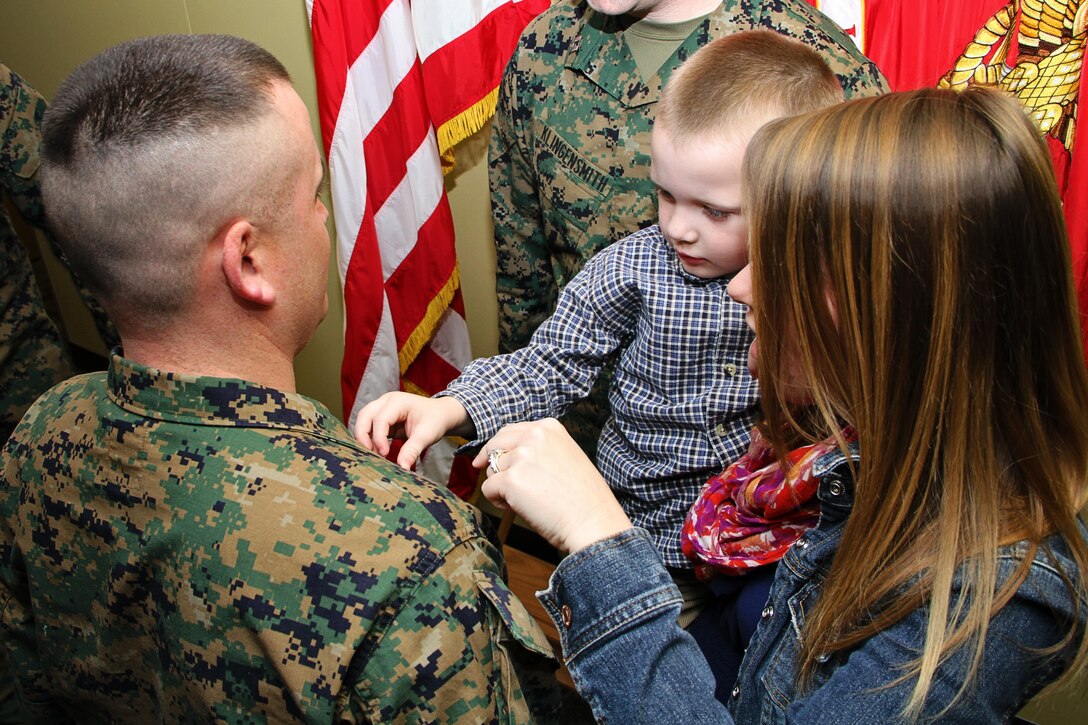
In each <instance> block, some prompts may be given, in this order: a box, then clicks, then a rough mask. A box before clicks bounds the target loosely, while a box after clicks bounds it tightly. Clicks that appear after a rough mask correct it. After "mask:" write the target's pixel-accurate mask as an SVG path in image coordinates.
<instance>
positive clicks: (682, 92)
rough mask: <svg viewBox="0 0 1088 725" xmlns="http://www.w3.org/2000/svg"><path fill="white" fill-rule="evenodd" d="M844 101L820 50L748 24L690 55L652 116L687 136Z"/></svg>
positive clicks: (677, 136) (677, 135)
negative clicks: (654, 115) (752, 27)
mask: <svg viewBox="0 0 1088 725" xmlns="http://www.w3.org/2000/svg"><path fill="white" fill-rule="evenodd" d="M842 100H843V90H842V86H841V85H839V81H838V79H837V78H836V77H835V74H834V72H832V70H831V68H830V67H829V66H828V65H827V62H826V61H824V59H823V58H822V57H820V54H819V53H817V52H816V51H815V50H813V49H812V48H810V47H809V46H807V45H805V44H803V43H801V42H800V41H797V40H793V39H792V38H787V37H786V36H784V35H782V34H780V33H776V32H773V31H771V30H748V31H744V32H740V33H734V34H733V35H728V36H726V37H724V38H719V39H717V40H714V41H712V42H711V43H708V44H707V45H705V46H703V47H702V48H700V49H699V50H698V51H697V52H695V53H694V54H693V55H692V56H691V57H690V58H688V59H687V60H686V61H684V63H683V64H682V65H681V66H680V67H679V68H677V69H676V71H674V72H673V74H672V77H671V78H670V79H669V82H668V84H667V85H666V86H665V89H664V91H663V92H662V95H661V101H660V103H658V108H657V116H656V120H655V121H654V122H655V123H657V124H663V125H665V126H667V127H668V130H669V135H670V137H671V138H672V139H673V141H674V142H684V141H690V140H693V139H705V138H706V137H707V136H708V135H718V134H724V133H729V132H730V131H731V129H732V128H733V127H735V126H737V125H744V124H745V123H746V122H750V121H751V120H752V119H768V118H775V117H778V116H792V115H795V114H798V113H804V112H806V111H812V110H815V109H817V108H823V107H825V106H830V105H832V104H835V103H838V102H839V101H842Z"/></svg>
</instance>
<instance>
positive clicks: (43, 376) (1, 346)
mask: <svg viewBox="0 0 1088 725" xmlns="http://www.w3.org/2000/svg"><path fill="white" fill-rule="evenodd" d="M45 107H46V104H45V99H43V98H42V97H41V95H39V94H38V92H37V91H35V90H34V89H33V88H31V87H30V86H28V85H27V84H26V82H25V81H24V80H23V79H22V78H21V77H20V76H19V75H18V74H17V73H15V72H13V71H12V70H11V69H9V68H8V67H7V66H5V65H4V64H2V63H0V187H2V188H3V191H4V192H6V193H7V196H8V198H10V199H11V201H12V203H14V205H15V207H16V208H17V209H18V210H19V212H20V213H21V214H22V215H23V217H25V218H26V220H27V221H28V222H30V223H31V224H33V225H34V226H36V227H38V228H39V229H45V213H44V211H43V209H42V199H41V186H40V183H39V174H38V168H39V158H38V149H39V146H40V145H41V130H40V128H41V120H42V115H43V114H44V113H45ZM49 241H50V242H51V243H52V242H53V240H52V238H51V237H50V238H49ZM53 248H54V251H55V252H56V253H57V255H58V257H60V259H61V260H62V261H64V256H63V253H61V252H60V250H58V249H57V248H56V246H55V244H54V245H53ZM0 270H2V276H0V441H3V440H5V439H7V437H8V435H10V434H11V431H12V429H13V428H14V427H15V424H16V423H18V422H19V419H20V418H21V417H23V413H25V412H26V409H27V408H29V407H30V404H31V403H33V402H34V400H35V399H36V398H37V397H38V396H39V395H41V394H42V393H44V392H45V391H46V390H48V389H49V388H50V387H51V386H52V385H54V384H55V383H58V382H60V381H61V380H64V379H65V378H67V377H68V376H69V375H71V374H72V371H73V370H72V361H71V359H70V358H69V355H68V349H67V347H66V345H65V343H64V341H63V340H62V339H61V336H60V333H59V332H58V331H57V328H56V325H54V324H53V321H52V320H51V319H49V315H48V314H46V311H45V306H44V305H43V303H42V295H41V291H40V290H39V289H38V284H37V282H36V281H35V279H34V271H33V268H32V265H31V262H30V258H29V257H28V256H27V250H26V246H25V245H24V244H23V241H22V240H21V239H20V238H19V235H18V234H16V232H15V229H14V228H13V227H12V225H11V220H10V219H8V215H7V212H6V211H4V210H2V209H0ZM80 293H81V294H82V296H83V299H84V300H85V301H86V302H87V304H88V306H89V307H90V309H91V313H92V315H93V316H94V319H95V324H96V326H97V328H98V330H99V334H100V335H101V336H102V338H103V341H104V342H105V343H106V345H107V346H111V345H116V344H117V343H118V337H117V331H116V330H115V329H114V327H113V325H112V324H111V323H110V322H109V318H108V317H107V316H106V314H105V312H104V311H102V309H101V307H100V306H99V305H98V304H97V302H96V301H95V300H94V299H93V298H92V297H91V296H90V293H89V292H87V291H86V290H85V289H83V288H82V287H81V288H80Z"/></svg>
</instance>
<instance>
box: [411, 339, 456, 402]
mask: <svg viewBox="0 0 1088 725" xmlns="http://www.w3.org/2000/svg"><path fill="white" fill-rule="evenodd" d="M460 373H461V371H460V370H458V369H457V368H455V367H454V366H452V365H450V364H449V363H448V362H446V361H445V360H444V359H442V356H441V355H439V354H438V353H436V352H435V351H434V350H432V349H431V348H429V347H426V348H424V349H423V351H422V352H421V353H420V354H419V357H417V358H416V360H415V362H413V363H412V365H411V367H409V368H408V370H407V371H405V373H404V378H405V379H406V380H410V381H411V383H412V384H413V385H415V386H416V387H417V388H419V389H420V390H422V391H423V392H425V393H427V395H434V394H435V393H437V392H439V391H442V390H445V389H446V386H447V385H448V384H449V382H450V381H451V380H453V379H454V378H456V377H457V376H458V375H459V374H460Z"/></svg>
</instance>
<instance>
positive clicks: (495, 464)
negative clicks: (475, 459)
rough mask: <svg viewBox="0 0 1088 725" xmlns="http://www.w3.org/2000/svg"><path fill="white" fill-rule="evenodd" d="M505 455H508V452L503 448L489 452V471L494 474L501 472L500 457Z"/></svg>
mask: <svg viewBox="0 0 1088 725" xmlns="http://www.w3.org/2000/svg"><path fill="white" fill-rule="evenodd" d="M503 453H506V451H504V450H503V449H501V448H492V449H490V450H489V451H488V452H487V470H489V471H491V472H492V473H498V472H499V456H501V455H502V454H503Z"/></svg>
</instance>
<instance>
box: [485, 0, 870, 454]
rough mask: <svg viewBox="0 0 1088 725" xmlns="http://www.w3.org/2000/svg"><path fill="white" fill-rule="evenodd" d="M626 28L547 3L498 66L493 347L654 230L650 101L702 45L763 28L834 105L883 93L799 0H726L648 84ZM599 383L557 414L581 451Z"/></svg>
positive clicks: (524, 329) (523, 330)
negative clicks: (816, 67) (807, 57)
mask: <svg viewBox="0 0 1088 725" xmlns="http://www.w3.org/2000/svg"><path fill="white" fill-rule="evenodd" d="M629 23H630V20H629V19H626V18H623V17H610V16H605V15H601V14H599V13H596V12H594V11H593V10H591V9H589V8H588V6H587V5H586V4H585V2H584V0H560V1H559V2H558V3H557V4H555V5H553V6H552V7H551V8H550V9H549V10H547V11H545V12H544V13H542V14H541V15H540V16H538V17H537V18H536V19H535V20H534V21H533V22H532V23H531V24H530V25H529V27H528V28H526V30H525V32H524V33H523V34H522V36H521V40H520V41H519V44H518V48H517V50H516V51H515V54H514V57H513V58H512V59H511V62H510V64H509V65H508V66H507V68H506V73H505V75H504V77H503V81H502V86H501V88H500V91H499V102H498V109H497V111H496V114H495V120H494V124H493V127H492V136H491V147H490V150H489V165H490V172H489V178H490V185H491V208H492V215H493V217H494V222H495V250H496V262H497V271H496V287H497V292H498V302H499V348H500V351H501V352H510V351H513V350H517V349H519V348H521V347H524V346H525V345H526V344H527V343H528V342H529V338H530V337H531V335H532V333H533V331H534V330H536V328H537V327H538V326H539V325H540V323H541V322H543V321H544V319H545V318H547V317H548V316H549V315H550V314H551V313H552V311H553V310H554V309H555V304H556V299H557V297H558V293H559V289H560V288H562V287H563V286H564V285H566V284H567V282H569V281H570V280H571V278H572V277H573V276H574V275H575V274H577V273H578V271H579V270H580V269H581V268H582V265H583V264H585V261H586V260H587V259H589V258H590V257H591V256H593V255H594V254H595V253H596V252H598V251H600V250H601V249H603V248H604V247H606V246H608V245H609V244H611V243H612V242H614V241H616V240H618V239H621V238H623V237H625V236H627V235H628V234H631V233H632V232H635V231H637V230H639V229H642V228H644V227H647V226H649V225H650V224H653V223H655V222H656V221H657V197H656V193H655V190H654V186H653V184H652V183H651V182H650V156H649V153H650V129H651V127H652V125H653V120H654V114H655V111H656V108H657V100H658V98H659V96H660V93H661V88H662V86H663V85H664V83H665V82H666V81H667V80H668V77H669V75H670V74H671V73H672V71H673V69H675V68H676V67H677V66H678V65H680V63H681V62H683V61H684V60H685V59H686V58H687V57H688V56H690V55H691V54H692V53H694V52H695V51H696V50H698V49H699V48H700V47H702V46H703V45H705V44H706V43H707V42H709V41H710V40H713V39H715V38H720V37H723V36H725V35H729V34H732V33H737V32H740V31H742V30H752V29H754V28H769V29H771V30H774V31H777V32H779V33H782V34H784V35H787V36H789V37H793V38H796V39H798V40H800V41H802V42H804V43H806V44H807V45H810V46H812V47H813V48H815V49H816V50H818V51H820V53H821V54H822V55H823V57H824V59H825V60H827V62H828V65H830V66H831V69H832V70H833V71H834V72H835V73H836V75H838V77H839V79H840V81H841V82H842V85H843V88H844V89H845V92H846V95H847V97H851V96H866V95H876V94H878V93H883V92H886V91H887V90H888V86H887V82H886V81H885V80H884V77H883V76H882V75H881V74H880V71H879V70H877V68H876V66H875V65H873V63H872V62H871V61H869V60H868V59H866V58H865V56H864V55H862V54H861V52H860V51H858V50H857V48H856V47H855V46H854V44H853V41H851V40H850V39H849V38H848V37H847V36H846V35H845V34H844V33H843V32H842V30H840V29H839V27H838V26H836V25H835V24H834V23H833V22H832V21H831V20H829V19H827V18H826V17H825V16H824V15H822V14H821V13H820V12H819V11H817V10H815V9H814V8H813V7H812V6H810V5H809V4H807V3H806V2H803V0H771V1H770V2H752V1H751V0H725V2H723V3H722V4H721V6H720V7H719V8H718V9H717V10H715V11H714V12H713V13H711V14H710V15H709V16H708V17H707V18H706V19H705V20H704V21H703V22H702V24H701V25H699V26H698V27H697V28H696V29H695V30H694V31H693V32H692V34H691V35H690V36H689V37H688V38H687V39H686V40H685V41H684V42H683V43H681V45H680V47H679V48H678V49H677V50H676V52H675V53H674V54H673V55H672V56H671V57H670V58H669V59H668V60H667V61H666V62H665V64H664V65H663V66H662V68H661V70H660V71H659V73H658V75H657V76H656V77H654V78H650V79H643V78H642V77H641V75H640V73H639V71H638V68H637V67H636V65H635V61H634V59H633V58H632V57H631V53H630V51H629V49H628V47H627V43H626V41H625V40H624V37H623V31H624V28H625V27H626V24H629ZM606 384H607V382H604V383H603V384H602V383H599V384H598V386H597V389H596V392H595V394H594V396H593V398H592V402H591V403H590V404H589V406H588V407H583V408H582V409H581V410H577V409H576V410H575V412H574V414H573V415H571V414H570V413H568V417H567V418H565V419H564V423H566V424H567V427H568V429H571V431H572V433H574V434H575V437H576V438H578V440H579V443H581V444H582V446H583V448H586V449H587V452H590V453H592V449H593V447H594V445H595V440H596V436H597V431H599V428H600V423H602V422H603V421H604V420H605V418H606V417H607V400H606V397H605V394H604V393H605V387H604V385H606Z"/></svg>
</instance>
